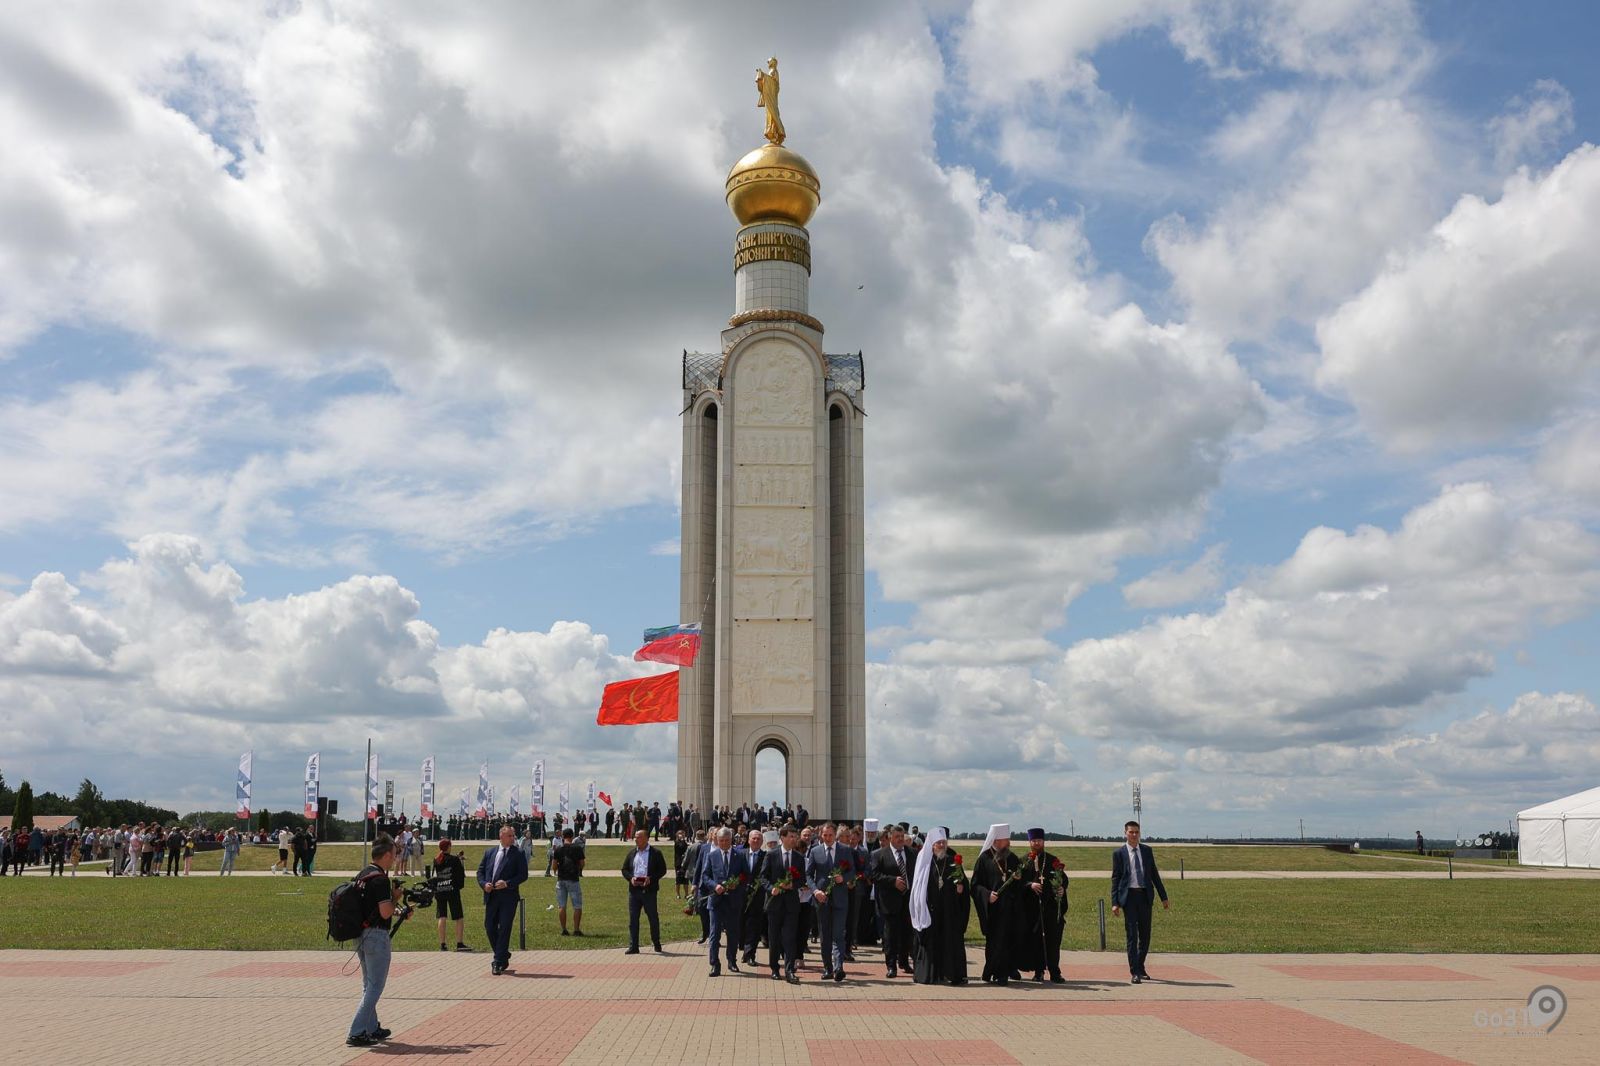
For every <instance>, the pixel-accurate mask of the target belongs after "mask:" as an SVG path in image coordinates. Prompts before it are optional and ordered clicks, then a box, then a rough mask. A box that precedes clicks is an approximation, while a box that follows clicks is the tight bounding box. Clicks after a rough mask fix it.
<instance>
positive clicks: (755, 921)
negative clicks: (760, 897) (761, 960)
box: [739, 888, 767, 966]
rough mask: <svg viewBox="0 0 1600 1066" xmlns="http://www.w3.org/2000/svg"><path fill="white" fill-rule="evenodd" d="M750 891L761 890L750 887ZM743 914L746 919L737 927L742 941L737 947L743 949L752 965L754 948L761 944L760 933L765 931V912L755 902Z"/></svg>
mask: <svg viewBox="0 0 1600 1066" xmlns="http://www.w3.org/2000/svg"><path fill="white" fill-rule="evenodd" d="M750 891H752V892H759V891H761V890H760V889H759V888H752V889H750ZM745 916H746V920H745V922H744V924H743V925H741V926H740V927H739V929H740V933H741V935H740V939H741V940H742V941H743V943H741V944H740V945H739V948H740V950H741V951H743V953H744V956H745V958H747V959H748V960H749V961H750V965H752V966H754V965H755V958H756V948H757V947H759V946H760V944H761V937H762V934H764V933H765V932H766V931H767V915H766V912H765V911H764V910H763V909H762V908H761V905H760V903H759V902H757V903H752V904H751V905H750V909H749V910H748V911H746V912H745Z"/></svg>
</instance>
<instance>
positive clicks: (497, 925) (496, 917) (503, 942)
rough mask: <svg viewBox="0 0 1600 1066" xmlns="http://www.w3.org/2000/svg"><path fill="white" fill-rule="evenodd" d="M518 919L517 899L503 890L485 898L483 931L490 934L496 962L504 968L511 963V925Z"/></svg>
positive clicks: (490, 942) (489, 894)
mask: <svg viewBox="0 0 1600 1066" xmlns="http://www.w3.org/2000/svg"><path fill="white" fill-rule="evenodd" d="M516 917H517V897H516V896H514V895H512V894H511V893H510V892H507V891H506V890H505V889H501V890H500V891H499V892H490V893H488V894H487V895H485V896H484V898H483V930H484V932H486V933H488V934H489V947H490V948H491V949H492V950H493V951H494V961H495V962H498V963H499V964H500V965H502V966H504V965H506V964H507V963H509V962H510V961H511V923H512V922H514V921H515V920H516Z"/></svg>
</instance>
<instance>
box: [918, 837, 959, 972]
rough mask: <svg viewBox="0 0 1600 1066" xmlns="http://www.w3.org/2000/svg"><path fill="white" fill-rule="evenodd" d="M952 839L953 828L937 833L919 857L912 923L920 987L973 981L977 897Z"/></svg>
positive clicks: (929, 839)
mask: <svg viewBox="0 0 1600 1066" xmlns="http://www.w3.org/2000/svg"><path fill="white" fill-rule="evenodd" d="M949 835H950V831H949V830H948V829H944V828H942V827H941V828H938V829H935V830H934V831H933V832H932V833H931V834H929V836H928V842H927V844H926V845H925V846H924V847H923V849H922V851H921V852H920V853H919V854H918V855H917V872H916V875H915V876H914V878H913V880H912V886H911V899H912V903H911V925H912V928H913V929H914V930H915V931H916V937H915V941H916V943H915V948H916V961H915V965H914V966H913V968H912V971H911V977H912V980H914V981H916V983H917V984H919V985H931V984H938V983H939V982H941V981H949V982H950V983H951V984H953V985H964V984H966V983H967V943H966V940H967V921H968V920H969V918H970V917H971V914H972V894H971V891H970V889H969V887H968V885H967V878H966V871H965V870H963V869H962V866H961V856H960V855H958V854H957V853H956V852H954V851H951V850H950V846H949V843H948V838H949Z"/></svg>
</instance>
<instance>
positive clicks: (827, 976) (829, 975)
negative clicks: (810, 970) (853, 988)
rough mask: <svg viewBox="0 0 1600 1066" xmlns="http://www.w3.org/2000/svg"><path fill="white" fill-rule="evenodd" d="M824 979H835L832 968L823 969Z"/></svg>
mask: <svg viewBox="0 0 1600 1066" xmlns="http://www.w3.org/2000/svg"><path fill="white" fill-rule="evenodd" d="M822 979H823V980H824V981H831V980H833V971H832V970H823V971H822Z"/></svg>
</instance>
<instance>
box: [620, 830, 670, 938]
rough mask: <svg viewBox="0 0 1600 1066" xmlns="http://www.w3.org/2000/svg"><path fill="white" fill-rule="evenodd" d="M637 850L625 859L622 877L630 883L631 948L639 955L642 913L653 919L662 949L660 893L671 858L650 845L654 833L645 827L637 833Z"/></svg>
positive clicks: (653, 931)
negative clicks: (657, 902)
mask: <svg viewBox="0 0 1600 1066" xmlns="http://www.w3.org/2000/svg"><path fill="white" fill-rule="evenodd" d="M633 843H634V849H633V850H632V851H630V852H628V854H627V856H626V857H625V858H624V859H623V860H622V871H621V872H622V876H623V878H624V879H626V880H627V882H628V950H627V952H626V953H627V954H629V955H637V954H639V912H640V911H644V913H645V916H646V917H648V918H649V919H650V943H651V944H652V945H653V946H654V947H655V949H656V951H657V952H660V951H661V912H660V911H658V910H657V909H656V894H657V892H659V891H660V889H661V879H662V878H663V877H665V876H667V857H666V856H665V855H663V854H661V849H660V848H656V847H652V846H651V845H650V834H649V833H647V832H646V831H645V830H643V829H641V830H639V831H638V832H637V833H635V834H633Z"/></svg>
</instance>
